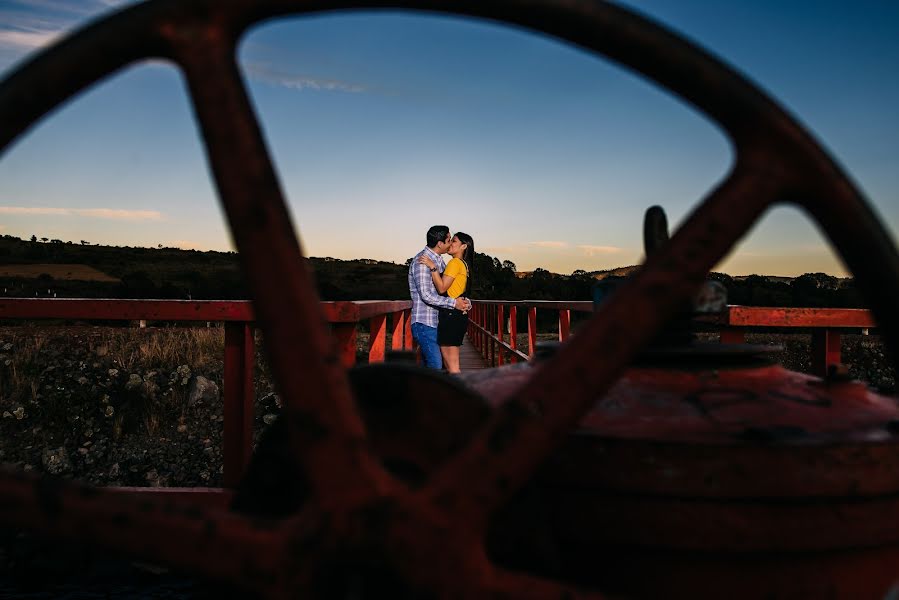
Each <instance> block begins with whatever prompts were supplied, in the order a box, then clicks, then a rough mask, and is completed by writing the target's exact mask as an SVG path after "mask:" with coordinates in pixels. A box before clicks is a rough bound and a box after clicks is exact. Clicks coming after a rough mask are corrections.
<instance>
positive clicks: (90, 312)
mask: <svg viewBox="0 0 899 600" xmlns="http://www.w3.org/2000/svg"><path fill="white" fill-rule="evenodd" d="M411 306H412V303H411V302H409V301H402V300H400V301H381V300H371V301H347V302H322V308H323V309H324V313H325V318H326V319H327V321H328V322H329V323H330V324H331V329H332V332H333V334H334V336H335V337H336V339H337V341H338V344H339V346H340V356H341V360H342V362H343V364H344V365H346V366H351V365H353V364H354V363H355V362H356V341H357V339H356V338H357V335H356V328H357V325H358V324H359V323H361V322H363V321H366V320H368V322H369V326H370V338H369V351H368V360H369V362H381V361H383V360H384V357H385V354H386V338H387V317H388V316H390V322H391V333H392V335H391V349H393V350H411V349H412V333H411V323H410V313H411ZM0 318H2V319H72V320H81V321H91V320H125V321H132V320H135V321H136V320H153V321H201V322H202V321H222V322H224V324H225V356H224V382H223V383H224V390H223V400H224V428H225V430H224V436H223V437H224V442H223V446H224V447H223V455H224V473H223V480H224V484H225V486H226V487H233V486H235V485H236V484H237V482H238V481H240V477H241V474H242V473H243V470H244V467H245V466H246V464H247V461H248V460H249V458H250V453H251V451H252V441H253V407H254V406H253V405H254V400H255V394H254V390H253V368H254V364H255V358H254V357H255V353H254V349H255V345H254V326H253V322H254V320H255V317H254V315H253V307H252V303H251V302H249V301H246V300H245V301H224V300H198V301H186V300H87V299H55V298H54V299H37V298H4V299H0ZM297 343H298V344H301V343H303V340H297Z"/></svg>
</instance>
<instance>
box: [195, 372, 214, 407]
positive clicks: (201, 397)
mask: <svg viewBox="0 0 899 600" xmlns="http://www.w3.org/2000/svg"><path fill="white" fill-rule="evenodd" d="M218 399H219V386H218V385H217V384H216V383H215V382H214V381H211V380H209V379H206V378H205V377H203V376H202V375H196V376H195V377H193V378H192V379H191V382H190V388H189V389H188V393H187V404H188V406H194V405H195V404H197V403H202V402H203V401H206V402H209V403H212V402H216V401H218Z"/></svg>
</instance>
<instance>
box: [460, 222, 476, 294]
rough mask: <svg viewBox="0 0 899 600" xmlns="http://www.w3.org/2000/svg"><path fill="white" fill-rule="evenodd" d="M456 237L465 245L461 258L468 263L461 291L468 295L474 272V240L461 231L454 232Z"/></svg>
mask: <svg viewBox="0 0 899 600" xmlns="http://www.w3.org/2000/svg"><path fill="white" fill-rule="evenodd" d="M456 237H457V238H459V241H460V242H462V243H463V244H465V245H466V248H465V252H463V253H462V260H464V261H465V264H466V265H468V279H466V280H465V291H464V292H462V295H463V296H465V295H468V290H469V289H471V278H472V276H473V274H474V240H473V239H472V238H471V236H470V235H468V234H467V233H462V232H461V231H457V232H456Z"/></svg>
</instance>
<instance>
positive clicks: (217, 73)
mask: <svg viewBox="0 0 899 600" xmlns="http://www.w3.org/2000/svg"><path fill="white" fill-rule="evenodd" d="M194 39H196V36H191V37H190V40H191V41H190V43H188V44H187V45H186V47H185V49H184V50H183V51H181V52H179V63H180V64H181V65H182V67H183V68H184V71H185V73H186V74H187V79H188V83H189V86H190V92H191V97H192V99H193V102H194V107H195V110H196V113H197V117H198V120H199V122H200V124H201V127H202V130H203V137H204V139H205V142H206V148H207V152H208V156H209V161H210V164H211V166H212V171H213V173H214V175H215V180H216V183H217V185H218V189H219V195H220V197H221V200H222V204H223V205H224V208H225V211H226V213H227V216H228V221H229V223H230V225H231V231H232V232H233V235H234V240H235V243H236V245H237V248H238V250H239V251H240V257H241V261H242V263H243V267H244V269H243V271H244V274H245V276H246V278H247V280H248V282H249V286H250V289H251V290H252V292H253V297H254V301H253V306H254V310H255V312H256V316H257V320H258V323H259V326H260V328H261V329H262V332H263V335H264V337H265V345H266V348H267V351H268V352H267V354H268V358H269V361H270V364H271V367H272V371H273V372H274V374H275V379H276V380H277V382H278V387H279V389H280V391H281V393H282V395H283V397H284V398H285V400H286V402H285V404H286V408H285V418H286V419H287V422H288V430H289V431H290V442H291V446H292V448H293V451H294V452H295V454H296V456H297V458H298V461H299V463H300V464H302V465H303V467H304V470H305V475H306V476H307V477H308V478H309V479H310V481H311V482H312V484H313V489H314V493H315V494H316V495H318V496H319V498H320V499H321V500H322V502H323V503H324V504H328V505H333V504H334V503H344V504H350V505H352V504H356V503H358V502H361V501H363V500H364V499H365V498H368V497H371V496H372V495H374V494H380V493H383V491H384V489H385V488H386V487H387V486H388V485H390V481H391V480H390V479H389V477H388V476H387V475H386V473H384V471H383V470H382V469H381V468H380V467H379V465H378V464H377V462H376V461H375V460H374V459H373V458H372V457H371V456H370V455H369V453H368V451H367V450H366V447H365V429H364V426H363V424H362V421H361V419H360V418H359V415H358V414H357V413H356V410H355V406H354V404H353V400H352V395H351V392H350V387H349V383H348V381H347V378H346V374H345V372H344V368H343V366H342V365H341V363H340V360H339V355H338V351H337V345H336V343H335V341H334V338H333V337H332V336H331V335H330V334H329V332H328V329H327V324H326V320H325V317H324V314H323V311H322V308H321V304H320V300H319V298H318V295H317V293H316V291H315V282H314V280H313V278H312V274H311V273H310V271H309V268H308V266H307V265H306V263H305V262H304V259H303V254H302V251H301V249H300V245H299V242H298V240H297V238H296V236H295V234H294V231H293V227H292V225H291V221H290V217H289V214H288V212H287V207H286V205H285V202H284V199H283V195H282V192H281V189H280V185H279V183H278V179H277V176H276V174H275V171H274V169H273V167H272V163H271V160H270V159H269V156H268V152H267V150H266V147H265V143H264V141H263V139H262V135H261V132H260V130H259V126H258V123H257V121H256V118H255V116H254V114H253V110H252V108H251V106H250V103H249V99H248V98H247V94H246V90H245V88H244V86H243V84H242V82H241V79H240V75H239V72H238V69H237V66H236V64H235V62H234V60H233V52H234V49H233V47H232V46H231V42H230V40H228V39H225V36H221V35H214V34H213V35H208V36H207V37H206V38H203V37H201V39H202V42H201V43H200V44H197V43H194Z"/></svg>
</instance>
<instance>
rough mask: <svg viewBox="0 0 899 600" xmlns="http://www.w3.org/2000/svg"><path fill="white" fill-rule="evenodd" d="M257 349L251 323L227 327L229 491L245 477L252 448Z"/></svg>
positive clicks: (226, 470) (226, 462)
mask: <svg viewBox="0 0 899 600" xmlns="http://www.w3.org/2000/svg"><path fill="white" fill-rule="evenodd" d="M254 362H255V345H254V343H253V329H252V327H250V325H249V324H248V323H226V324H225V367H224V370H225V372H224V388H225V389H224V394H223V395H224V418H225V420H224V423H223V425H224V428H225V431H224V440H223V446H224V448H223V453H224V473H223V479H224V483H225V486H226V487H229V488H231V487H235V486H236V485H237V484H238V483H239V482H240V479H241V477H242V476H243V472H244V469H245V468H246V466H247V463H248V462H249V460H250V451H251V449H252V447H253V419H254V416H255V414H254V402H255V399H256V394H255V390H254V389H253V366H254Z"/></svg>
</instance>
